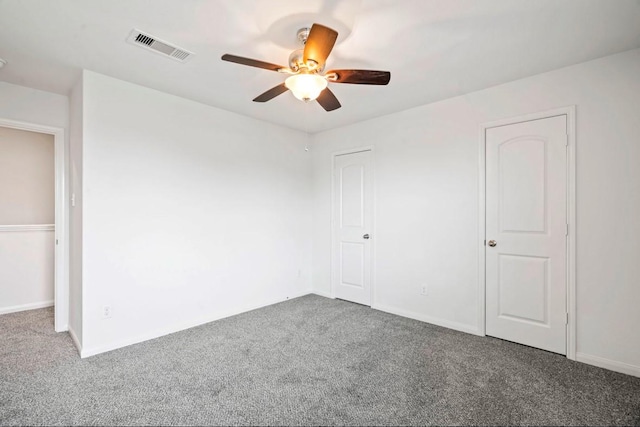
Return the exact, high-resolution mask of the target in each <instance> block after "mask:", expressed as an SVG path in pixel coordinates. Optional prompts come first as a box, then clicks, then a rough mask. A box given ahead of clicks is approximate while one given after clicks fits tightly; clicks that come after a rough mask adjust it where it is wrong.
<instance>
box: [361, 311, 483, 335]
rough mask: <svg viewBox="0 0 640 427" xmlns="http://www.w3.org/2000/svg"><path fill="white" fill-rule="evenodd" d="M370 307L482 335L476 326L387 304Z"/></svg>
mask: <svg viewBox="0 0 640 427" xmlns="http://www.w3.org/2000/svg"><path fill="white" fill-rule="evenodd" d="M371 308H374V309H376V310H380V311H384V312H386V313H391V314H395V315H398V316H402V317H408V318H409V319H413V320H419V321H421V322H426V323H431V324H432V325H437V326H442V327H444V328H449V329H453V330H456V331H460V332H466V333H467V334H472V335H479V336H483V335H482V334H481V333H480V331H479V330H478V328H474V327H473V326H470V325H465V324H464V323H458V322H452V321H450V320H445V319H439V318H436V317H430V316H425V315H423V314H420V313H414V312H411V311H407V310H403V309H399V308H395V307H390V306H388V305H383V304H375V305H372V306H371Z"/></svg>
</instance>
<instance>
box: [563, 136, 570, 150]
mask: <svg viewBox="0 0 640 427" xmlns="http://www.w3.org/2000/svg"><path fill="white" fill-rule="evenodd" d="M565 136H566V138H565V140H564V145H566V146H567V147H568V146H569V134H566V135H565Z"/></svg>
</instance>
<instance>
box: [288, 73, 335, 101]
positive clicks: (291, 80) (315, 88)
mask: <svg viewBox="0 0 640 427" xmlns="http://www.w3.org/2000/svg"><path fill="white" fill-rule="evenodd" d="M327 83H328V82H327V79H325V78H324V77H322V76H320V75H318V74H295V75H293V76H290V77H288V78H287V80H285V81H284V85H285V86H286V87H287V89H289V90H290V91H291V92H292V93H293V96H295V97H296V98H298V99H299V100H301V101H313V100H314V99H316V98H317V97H318V96H320V93H321V92H322V91H323V90H324V89H326V87H327Z"/></svg>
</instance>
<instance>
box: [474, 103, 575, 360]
mask: <svg viewBox="0 0 640 427" xmlns="http://www.w3.org/2000/svg"><path fill="white" fill-rule="evenodd" d="M562 115H566V116H567V133H568V137H567V138H568V142H569V145H568V148H567V177H566V185H567V221H568V223H569V236H568V239H567V247H566V250H567V278H566V283H567V313H568V319H567V358H568V359H570V360H576V106H575V105H570V106H567V107H562V108H557V109H553V110H547V111H541V112H537V113H531V114H526V115H522V116H517V117H510V118H506V119H501V120H496V121H491V122H487V123H483V124H482V125H480V144H479V145H480V149H479V159H480V162H479V165H478V170H479V180H478V182H479V195H480V196H479V200H478V203H479V209H478V212H479V215H478V216H479V222H478V230H479V236H478V332H479V335H482V336H484V335H486V310H485V308H486V276H485V266H486V264H485V262H486V246H485V239H486V202H485V200H486V134H487V129H489V128H494V127H498V126H506V125H512V124H516V123H521V122H527V121H531V120H540V119H546V118H550V117H556V116H562Z"/></svg>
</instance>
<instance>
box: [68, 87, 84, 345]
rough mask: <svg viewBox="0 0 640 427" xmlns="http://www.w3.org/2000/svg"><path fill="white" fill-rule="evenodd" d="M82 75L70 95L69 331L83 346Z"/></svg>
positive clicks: (77, 343)
mask: <svg viewBox="0 0 640 427" xmlns="http://www.w3.org/2000/svg"><path fill="white" fill-rule="evenodd" d="M82 80H83V79H82V78H80V79H79V80H78V81H77V82H76V84H75V85H74V86H73V88H72V90H71V95H70V97H69V128H70V135H69V175H70V191H69V194H70V198H73V199H74V203H73V206H71V207H70V210H69V240H70V242H69V243H70V244H69V246H70V247H69V333H70V334H71V336H72V337H73V339H74V341H75V343H76V346H78V349H82V140H83V132H82V128H83V123H82V120H83V115H82V108H83V96H82Z"/></svg>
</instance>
